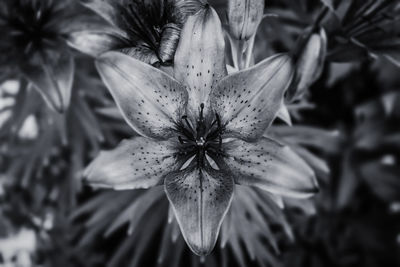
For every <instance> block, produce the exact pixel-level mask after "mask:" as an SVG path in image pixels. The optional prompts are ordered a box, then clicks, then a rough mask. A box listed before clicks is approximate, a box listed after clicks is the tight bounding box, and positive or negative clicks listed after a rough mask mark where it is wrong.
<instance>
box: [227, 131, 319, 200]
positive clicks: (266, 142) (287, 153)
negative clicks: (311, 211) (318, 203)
mask: <svg viewBox="0 0 400 267" xmlns="http://www.w3.org/2000/svg"><path fill="white" fill-rule="evenodd" d="M225 153H226V154H227V155H229V157H226V158H225V160H224V161H225V164H226V165H227V166H226V167H228V168H229V169H230V170H231V172H232V173H233V174H234V179H235V182H236V183H238V184H243V185H249V186H257V187H259V188H261V189H263V190H266V191H269V192H271V193H274V194H278V195H282V196H287V197H309V196H311V195H312V194H314V193H315V192H316V191H317V188H318V186H317V181H316V178H315V174H314V172H313V170H312V169H311V168H310V167H309V166H308V165H307V164H306V163H305V162H304V161H303V160H302V159H301V158H300V156H298V155H297V154H296V153H295V152H293V151H292V150H291V149H290V148H289V147H287V146H284V145H281V144H279V143H278V142H276V141H274V140H272V139H269V138H262V139H261V140H259V141H258V142H256V143H247V142H245V141H243V140H239V139H235V140H233V141H231V142H230V143H226V151H225Z"/></svg>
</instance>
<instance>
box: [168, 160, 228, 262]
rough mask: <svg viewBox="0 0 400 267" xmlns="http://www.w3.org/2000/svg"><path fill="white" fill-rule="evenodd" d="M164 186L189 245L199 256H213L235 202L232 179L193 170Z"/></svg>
mask: <svg viewBox="0 0 400 267" xmlns="http://www.w3.org/2000/svg"><path fill="white" fill-rule="evenodd" d="M164 184H165V192H166V193H167V197H168V199H169V201H170V203H171V204H172V207H173V209H174V212H175V215H176V219H177V221H178V224H179V226H180V228H181V231H182V234H183V237H184V239H185V241H186V243H187V244H188V246H189V247H190V249H191V250H192V251H193V252H194V253H196V254H197V255H200V256H201V255H207V254H209V253H210V252H211V250H212V249H213V248H214V246H215V243H216V241H217V238H218V233H219V230H220V227H221V224H222V221H223V219H224V217H225V215H226V213H227V211H228V209H229V206H230V204H231V201H232V196H233V188H234V184H233V179H232V177H230V175H229V174H226V173H224V172H221V171H217V170H213V169H212V168H207V170H204V169H199V168H196V167H189V168H187V169H185V170H182V171H177V172H172V173H170V174H169V175H168V176H167V177H166V178H165V182H164Z"/></svg>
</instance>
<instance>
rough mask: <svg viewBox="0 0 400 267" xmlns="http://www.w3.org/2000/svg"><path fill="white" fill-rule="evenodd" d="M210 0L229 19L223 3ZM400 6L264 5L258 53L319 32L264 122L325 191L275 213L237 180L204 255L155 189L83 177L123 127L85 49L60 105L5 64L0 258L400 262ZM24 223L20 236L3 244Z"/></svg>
mask: <svg viewBox="0 0 400 267" xmlns="http://www.w3.org/2000/svg"><path fill="white" fill-rule="evenodd" d="M210 2H211V4H212V5H213V6H214V7H215V8H216V9H217V11H218V13H219V14H220V17H221V19H222V21H223V22H224V21H225V23H226V2H225V1H222V0H218V1H217V0H215V1H210ZM0 5H1V3H0ZM80 8H82V7H80ZM399 10H400V5H399V2H398V1H386V0H382V1H375V0H369V1H364V0H352V1H347V0H342V1H341V0H321V1H319V0H304V1H291V0H279V1H278V0H270V1H267V2H266V10H265V12H264V13H265V14H266V15H265V17H264V19H263V20H262V22H261V24H260V26H259V29H258V32H257V36H256V40H255V50H254V51H255V58H256V62H257V61H260V60H261V59H263V58H266V57H267V56H269V55H271V54H274V53H276V52H282V51H284V52H287V51H294V50H295V48H296V46H297V45H298V40H299V38H300V36H302V35H303V34H304V32H305V31H306V30H307V29H310V28H312V27H317V26H318V27H322V28H324V29H325V31H326V35H327V54H326V58H325V59H324V61H323V63H322V65H321V69H322V73H321V75H320V77H318V79H317V80H316V81H315V82H314V83H313V84H312V85H311V86H310V88H307V90H305V91H304V92H302V95H301V96H299V97H297V98H295V99H292V100H290V101H289V100H288V103H287V106H288V109H289V112H290V115H291V117H292V122H293V126H287V125H285V124H284V123H283V122H278V123H276V125H274V127H272V128H271V130H270V134H271V135H276V136H279V137H280V138H281V139H282V140H284V141H285V142H286V143H287V144H289V145H290V146H292V148H293V149H295V150H296V152H298V153H299V154H300V155H302V157H303V158H304V159H305V160H306V161H307V162H308V163H309V164H310V165H311V166H312V167H313V168H314V170H315V171H316V173H317V176H318V179H319V182H320V187H321V190H320V192H319V193H318V194H317V195H316V196H315V197H314V198H312V199H309V200H304V201H296V202H294V201H291V200H290V199H287V200H284V206H285V208H284V209H283V211H282V210H281V209H280V208H279V204H277V202H276V201H275V200H274V199H272V198H271V197H270V196H268V195H265V194H262V193H260V192H258V191H257V190H253V189H247V188H241V187H238V188H237V190H238V191H241V194H239V195H240V196H241V197H238V198H235V200H234V202H233V204H232V208H231V211H230V212H229V214H228V216H227V220H226V221H227V222H226V223H225V222H224V225H223V227H222V230H221V237H220V240H219V241H218V244H217V246H216V248H215V250H214V252H213V253H212V254H211V255H209V256H207V257H206V258H198V257H197V256H195V255H193V254H192V253H191V252H190V250H189V249H188V248H187V247H186V245H185V243H184V241H183V238H182V236H181V234H180V232H179V228H178V226H177V223H176V221H175V220H174V218H173V216H172V215H171V211H170V210H169V208H168V202H167V200H166V198H165V196H164V194H162V189H160V188H154V189H151V190H133V191H123V192H116V191H111V190H100V191H93V190H92V189H91V188H90V187H88V186H85V185H82V183H81V178H82V177H81V175H82V170H83V168H84V167H85V166H86V165H87V163H88V162H89V161H90V160H91V159H92V158H93V157H94V156H95V155H96V154H97V153H98V152H99V150H100V149H107V148H112V147H114V146H115V145H116V144H117V143H118V142H119V141H120V140H122V139H123V138H126V137H128V136H131V135H132V132H131V131H130V129H129V128H128V126H127V125H126V124H125V122H124V121H123V120H122V118H121V117H120V115H119V113H118V111H117V110H116V108H115V104H114V102H113V100H112V98H111V96H110V95H109V93H108V92H107V90H106V89H105V87H104V85H103V84H102V82H101V81H100V79H99V76H98V75H97V73H96V71H95V69H94V66H93V59H92V58H90V57H88V56H85V55H83V54H81V53H79V52H77V51H75V50H73V49H71V50H70V53H72V54H73V56H74V58H75V62H76V64H75V65H76V70H75V76H74V85H73V91H72V98H71V103H70V107H69V109H68V111H67V112H66V113H64V114H59V113H57V112H55V111H53V110H52V109H50V108H48V107H47V105H46V104H45V102H44V100H43V99H42V98H41V97H40V96H39V94H38V93H37V91H35V90H32V89H31V88H30V87H29V86H28V84H27V82H26V81H24V80H18V79H17V75H14V74H13V75H9V74H7V75H5V74H6V72H5V71H3V72H2V73H0V78H1V79H2V80H1V82H2V84H1V86H0V87H1V90H0V96H1V98H2V102H1V106H0V115H1V118H2V119H1V121H2V122H1V128H0V252H2V253H1V255H2V256H0V266H2V265H4V266H49V267H54V266H65V267H68V266H84V267H95V266H156V265H162V266H198V265H200V264H203V263H204V264H205V265H206V266H250V265H251V266H290V267H294V266H307V267H309V266H343V267H344V266H399V264H400V258H399V255H400V253H399V252H400V249H399V248H400V90H399V89H400V76H399V66H400V61H399V51H400V36H399V30H400V27H399V18H400V16H399ZM88 16H90V15H88ZM21 233H22V234H25V235H22V236H23V237H22V240H23V242H22V243H24V244H25V245H26V246H25V247H24V248H21V250H19V251H17V252H15V250H13V251H11V252H10V251H9V248H11V247H13V246H14V244H15V243H18V242H14V241H15V240H18V238H20V239H21V237H19V236H20V235H21ZM26 233H31V234H30V235H31V237H30V239H28V237H27V235H26ZM32 233H33V237H32ZM28 235H29V234H28ZM13 240H14V241H13ZM29 240H32V242H30V241H29ZM19 243H21V242H19ZM30 243H32V245H31V246H28V245H29V244H30ZM6 248H7V249H6ZM10 262H12V263H10ZM6 264H12V265H6Z"/></svg>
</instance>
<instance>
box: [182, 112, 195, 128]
mask: <svg viewBox="0 0 400 267" xmlns="http://www.w3.org/2000/svg"><path fill="white" fill-rule="evenodd" d="M182 119H183V120H184V121H185V122H186V125H187V126H188V127H189V129H190V130H192V131H193V127H192V124H190V122H189V120H188V118H187V116H186V115H183V116H182Z"/></svg>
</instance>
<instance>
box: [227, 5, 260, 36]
mask: <svg viewBox="0 0 400 267" xmlns="http://www.w3.org/2000/svg"><path fill="white" fill-rule="evenodd" d="M264 1H265V0H229V6H228V20H229V31H230V33H231V35H232V37H234V38H235V39H238V40H248V39H250V37H251V36H253V35H254V34H255V33H256V31H257V27H258V24H259V23H260V21H261V19H262V17H263V14H264Z"/></svg>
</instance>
